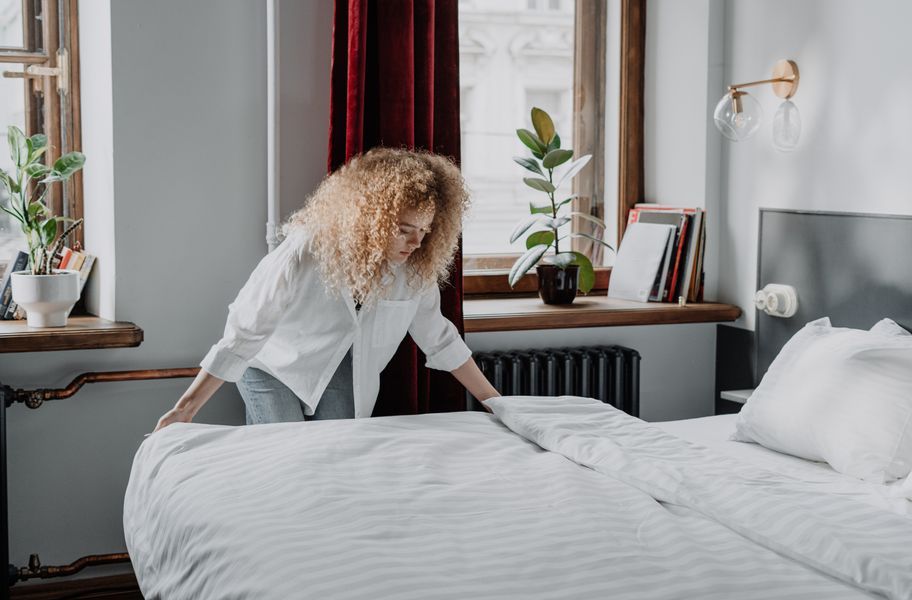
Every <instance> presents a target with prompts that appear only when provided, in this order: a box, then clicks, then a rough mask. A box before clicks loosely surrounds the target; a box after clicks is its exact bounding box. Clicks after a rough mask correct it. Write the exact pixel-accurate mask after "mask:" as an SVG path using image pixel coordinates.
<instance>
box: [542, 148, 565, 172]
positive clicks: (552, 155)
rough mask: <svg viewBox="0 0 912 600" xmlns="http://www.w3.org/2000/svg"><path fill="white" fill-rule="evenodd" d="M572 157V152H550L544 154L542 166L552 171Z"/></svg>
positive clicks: (559, 150) (558, 150)
mask: <svg viewBox="0 0 912 600" xmlns="http://www.w3.org/2000/svg"><path fill="white" fill-rule="evenodd" d="M572 157H573V150H561V149H560V148H558V149H557V150H552V151H551V152H549V153H547V154H545V158H543V159H542V165H544V167H545V168H546V169H553V168H554V167H556V166H558V165H562V164H564V163H565V162H567V161H568V160H570V159H571V158H572Z"/></svg>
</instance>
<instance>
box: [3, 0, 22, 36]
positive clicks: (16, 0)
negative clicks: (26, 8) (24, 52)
mask: <svg viewBox="0 0 912 600" xmlns="http://www.w3.org/2000/svg"><path fill="white" fill-rule="evenodd" d="M24 45H25V36H24V35H23V29H22V0H0V48H22V47H23V46H24Z"/></svg>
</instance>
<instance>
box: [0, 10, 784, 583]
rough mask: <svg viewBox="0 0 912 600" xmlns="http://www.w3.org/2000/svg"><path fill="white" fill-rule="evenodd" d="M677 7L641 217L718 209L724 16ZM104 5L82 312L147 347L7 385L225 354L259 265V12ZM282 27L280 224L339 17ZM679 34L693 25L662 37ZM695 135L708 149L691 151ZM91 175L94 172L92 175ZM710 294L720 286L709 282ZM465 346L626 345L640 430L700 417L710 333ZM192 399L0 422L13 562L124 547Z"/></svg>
mask: <svg viewBox="0 0 912 600" xmlns="http://www.w3.org/2000/svg"><path fill="white" fill-rule="evenodd" d="M678 4H679V3H673V2H672V1H671V0H657V1H656V3H655V5H651V6H650V13H649V19H650V22H654V23H656V24H661V23H664V25H662V26H661V27H660V28H659V29H658V30H657V31H659V32H662V34H663V35H662V36H659V37H657V35H656V33H655V31H651V32H650V33H649V42H648V43H649V47H650V49H652V50H651V52H652V55H651V56H650V58H649V64H648V66H647V68H648V72H647V76H648V78H649V80H650V82H649V83H648V88H647V90H650V89H652V90H655V91H659V90H661V91H663V92H669V93H670V92H671V91H675V92H676V93H679V94H683V95H684V97H686V98H688V99H687V101H686V103H685V104H686V106H687V107H688V109H687V110H688V111H691V112H693V113H694V114H693V115H691V117H692V118H694V119H697V121H698V123H697V125H693V126H691V127H685V128H684V129H683V130H678V129H672V130H670V131H668V132H667V133H665V129H666V126H665V124H664V123H665V121H663V119H665V120H667V119H668V118H669V117H670V116H673V114H674V113H675V112H677V111H678V108H676V107H675V105H674V104H673V103H671V104H669V103H661V104H651V105H648V106H647V109H648V111H649V114H648V117H647V130H648V131H647V164H650V165H652V166H651V167H650V171H648V172H647V191H648V192H649V196H650V198H651V199H654V200H660V201H662V202H668V203H681V204H696V205H701V204H704V203H705V205H706V206H707V207H708V208H710V209H711V208H712V206H713V204H712V202H713V200H712V197H713V193H714V192H713V189H714V188H715V189H717V188H718V180H719V178H718V176H717V175H716V174H714V171H713V169H715V168H718V167H717V166H715V165H717V162H715V163H714V162H713V158H712V156H713V155H712V152H713V138H711V137H709V136H707V135H706V134H705V127H706V120H705V115H701V114H697V113H699V109H700V107H701V106H702V104H703V102H705V98H706V96H707V95H708V93H709V92H708V88H709V87H711V84H710V81H711V80H712V76H711V75H709V74H708V70H709V69H710V68H711V67H712V66H713V63H712V61H713V59H712V56H713V48H714V45H713V44H715V43H716V42H714V41H712V40H718V39H720V38H719V35H718V33H717V32H715V30H714V27H716V25H715V21H714V19H717V18H718V15H719V14H720V13H719V12H718V11H717V6H718V3H717V2H714V1H713V0H693V6H694V7H696V8H695V10H697V13H691V12H686V11H685V12H683V13H682V12H681V9H680V7H679V6H678ZM110 5H111V11H110V29H109V31H110V33H109V34H107V35H108V36H109V39H110V48H106V47H105V43H104V41H106V40H107V38H104V39H93V41H92V42H91V43H90V44H89V46H91V47H92V48H93V50H92V51H91V52H88V53H87V56H86V55H84V57H83V58H84V59H86V60H88V59H91V60H96V61H101V63H96V64H91V63H84V64H83V70H84V72H85V71H88V70H90V69H97V70H96V71H93V73H94V74H95V79H103V75H104V73H105V72H106V71H108V72H110V76H109V77H108V82H107V86H108V87H109V89H110V92H109V99H108V102H111V99H110V98H112V99H113V100H112V105H113V109H112V111H107V112H106V111H104V110H103V108H102V107H103V106H104V102H103V101H104V98H98V97H94V96H93V94H96V95H97V94H104V89H105V85H104V84H105V82H104V81H96V82H95V84H94V85H95V86H96V87H92V88H90V89H84V90H83V95H84V98H83V104H84V106H86V110H89V108H88V105H89V104H92V106H93V107H94V108H93V109H92V110H90V113H91V114H92V120H91V123H92V124H93V127H92V128H91V129H90V128H87V130H86V131H85V132H84V137H85V138H86V139H85V144H84V147H85V148H86V149H87V150H88V149H90V148H91V149H94V151H95V152H96V153H97V154H96V155H95V156H93V154H92V153H91V152H89V165H88V167H87V173H86V180H87V181H90V180H91V181H93V182H95V183H93V184H92V186H91V187H90V188H88V189H87V197H86V203H87V205H89V204H90V203H93V202H94V203H96V204H95V206H96V207H97V206H98V205H99V204H100V205H101V206H104V207H106V209H104V210H103V211H102V212H104V214H107V215H109V216H110V214H111V213H113V219H110V223H109V225H105V224H104V222H103V219H102V218H101V217H99V218H98V219H96V220H94V221H93V224H92V226H91V227H92V228H93V229H92V231H91V233H90V231H89V229H88V228H87V239H89V240H90V241H89V243H90V250H91V249H93V248H98V249H100V250H104V249H105V248H107V247H110V251H109V252H107V251H106V253H105V255H104V256H103V257H102V260H100V263H99V267H98V268H99V269H100V271H99V272H101V270H103V272H104V273H105V277H107V278H109V279H106V281H105V282H103V283H104V285H99V284H98V282H96V285H95V287H94V288H93V294H95V298H94V299H93V302H94V303H95V305H96V306H100V307H102V309H103V311H104V309H105V307H113V311H114V314H113V315H111V314H110V313H108V312H106V311H105V312H103V313H102V314H105V316H116V318H118V319H121V320H131V321H134V322H136V323H137V324H139V325H140V326H141V327H142V328H143V329H144V330H145V335H146V339H145V342H144V343H143V344H142V346H141V347H139V348H135V349H124V350H116V351H115V350H112V351H100V350H95V351H82V352H69V353H51V354H43V355H32V356H22V355H18V356H17V355H2V358H0V361H2V362H0V380H2V381H4V382H5V383H9V384H12V385H14V386H16V387H36V386H60V385H64V384H66V383H67V382H68V381H69V379H70V378H71V377H72V376H74V375H75V374H77V373H80V372H83V371H91V370H110V369H131V368H156V367H181V366H191V365H195V364H197V363H198V361H199V359H200V358H201V356H202V355H203V354H204V353H205V352H206V350H207V349H208V347H209V345H210V344H212V343H213V341H215V340H216V339H217V338H218V336H219V334H220V332H221V328H222V326H223V324H224V318H225V314H226V309H227V304H228V302H229V301H230V300H231V298H233V296H234V294H235V293H236V291H237V289H238V288H239V287H240V286H241V285H242V283H243V282H244V280H245V279H246V277H247V275H248V274H249V272H250V270H251V269H252V267H253V266H254V264H255V263H256V262H257V261H258V260H259V258H260V257H261V256H262V255H263V254H264V253H265V227H264V223H265V220H266V208H265V190H266V160H265V152H266V131H265V123H266V119H265V112H266V95H265V73H264V65H265V62H266V54H265V21H264V18H265V11H264V8H263V5H262V3H260V2H250V1H248V0H230V1H228V0H195V1H194V2H181V1H179V0H158V1H156V2H144V1H142V0H116V1H115V2H111V3H110ZM90 6H91V8H90ZM107 6H108V4H107V3H106V2H105V1H103V0H98V1H97V2H95V3H87V4H86V6H85V7H82V15H83V18H87V16H88V15H92V11H93V10H95V11H97V10H101V11H102V12H104V10H105V9H106V7H107ZM688 6H690V3H688ZM99 7H101V8H99ZM279 10H280V14H281V17H282V20H281V28H280V40H281V45H282V46H281V47H282V52H283V54H282V57H281V65H280V68H281V72H282V74H283V79H282V86H281V92H280V93H281V101H282V106H281V109H280V110H281V119H282V131H281V132H280V135H281V150H282V161H281V180H280V194H281V197H282V207H281V208H282V216H286V215H287V214H288V213H289V212H291V211H292V210H293V209H294V208H296V207H297V206H298V205H299V204H300V202H301V200H302V199H303V198H304V197H305V196H306V195H307V193H309V192H310V191H311V190H312V189H313V187H314V186H315V185H316V184H317V182H318V181H319V179H320V177H322V174H323V171H324V165H325V154H326V129H327V125H326V124H327V121H328V76H329V59H330V57H329V54H330V32H331V18H332V14H331V13H332V9H331V2H329V0H324V1H323V2H298V1H296V0H282V1H281V2H280V9H279ZM667 11H672V12H671V13H668V12H667ZM714 11H715V12H714ZM668 15H670V16H671V18H666V17H667V16H668ZM97 17H98V15H97V14H96V15H93V20H92V22H91V23H88V24H83V26H84V27H88V28H89V30H90V31H91V32H92V33H94V34H97V33H98V32H99V31H102V32H104V31H106V29H105V23H104V19H98V18H97ZM679 17H681V18H683V17H686V18H683V19H679ZM679 20H680V21H681V22H682V23H683V24H686V26H687V28H686V29H683V30H681V31H680V32H678V33H677V34H673V35H668V36H667V37H666V35H665V34H667V33H668V27H669V26H671V25H673V24H674V23H676V22H677V21H679ZM714 36H715V37H714ZM83 38H84V39H85V40H88V39H89V37H88V36H86V35H83ZM707 40H710V41H707ZM84 44H88V42H84ZM89 46H87V47H89ZM682 46H686V47H687V48H689V50H688V52H682V51H681V47H682ZM105 56H107V59H105ZM105 60H107V63H106V64H104V61H105ZM694 60H696V61H697V62H696V63H694V62H693V61H694ZM665 61H672V62H671V63H666V62H665ZM672 67H673V68H672ZM701 68H703V69H706V70H707V73H704V74H703V75H702V76H701V77H700V78H699V79H698V80H697V81H696V82H695V83H693V84H692V85H691V82H690V81H689V78H687V77H683V78H680V79H676V80H675V86H674V87H675V89H674V90H668V89H666V87H665V84H664V83H662V82H664V80H665V78H666V77H669V76H670V75H669V74H668V71H669V69H670V70H671V71H673V72H674V71H676V70H677V69H690V70H691V71H692V72H695V73H699V71H700V69H701ZM85 80H86V78H85V77H84V81H85ZM660 83H661V85H660ZM799 98H800V97H799ZM98 102H101V104H98ZM691 117H688V118H691ZM699 119H703V120H702V121H699ZM96 124H97V126H96ZM692 135H697V136H698V137H699V136H702V138H701V139H702V141H700V142H699V151H698V152H694V151H693V149H692V144H693V140H692V137H691V136H692ZM91 169H95V170H96V173H95V175H93V176H91V177H90V175H89V171H90V170H91ZM90 192H91V193H90ZM93 194H94V195H95V197H94V198H93V197H92V195H93ZM112 196H113V197H112ZM115 233H116V235H115ZM710 239H713V238H712V237H711V238H710ZM92 240H95V241H94V242H93V241H92ZM711 248H712V246H711ZM707 277H708V278H710V282H711V283H710V285H714V281H715V279H714V273H713V272H709V273H707ZM111 279H113V285H112V284H111ZM115 292H116V293H115ZM468 341H469V344H470V346H472V347H473V348H475V349H477V350H490V349H495V348H525V347H533V346H534V347H542V346H556V345H565V344H588V343H621V344H626V345H629V346H632V347H634V348H637V349H638V350H639V351H640V352H641V353H642V354H643V360H644V363H643V382H642V413H643V416H644V417H645V418H647V419H655V420H659V419H671V418H684V417H694V416H701V415H705V414H708V413H709V412H710V411H711V410H712V403H713V400H712V392H713V389H712V388H713V353H714V327H713V326H712V325H677V326H654V327H627V328H600V329H577V330H555V331H533V332H514V333H506V334H504V333H488V334H473V335H470V336H468ZM35 359H39V361H40V362H39V361H36V360H35ZM186 383H187V382H186V381H175V382H170V383H169V382H163V383H157V382H136V383H125V384H103V385H101V386H97V387H95V388H92V387H90V388H87V389H85V390H84V391H83V392H81V393H80V394H79V395H77V396H76V397H75V398H74V399H71V400H67V401H63V402H57V403H51V404H49V405H47V406H45V407H43V408H41V409H40V410H38V411H29V410H28V409H25V408H24V407H22V406H16V407H14V408H12V409H11V410H10V411H9V417H10V431H9V433H10V435H9V465H10V489H11V493H10V516H11V558H12V560H13V562H15V563H17V564H24V563H25V561H26V560H27V558H28V553H29V552H35V551H38V552H41V554H42V559H43V560H44V562H45V563H47V564H55V563H62V562H68V561H70V560H72V559H74V558H75V557H78V556H81V555H84V554H89V553H100V552H112V551H117V550H119V549H122V548H123V533H122V528H121V502H122V498H123V492H124V488H125V486H126V482H127V477H128V475H129V468H130V463H131V460H132V456H133V454H134V452H135V450H136V448H137V446H138V444H139V443H140V441H141V439H142V434H143V433H145V432H148V431H149V430H150V429H151V428H152V426H153V425H154V423H155V421H156V419H157V418H158V416H159V415H160V414H161V413H162V412H164V411H165V410H166V409H167V408H169V407H170V406H171V405H172V404H173V403H174V401H175V400H176V399H177V397H178V396H179V395H180V393H181V392H182V391H183V389H184V387H185V386H186ZM198 420H199V421H201V422H209V423H232V424H236V423H240V422H242V420H243V410H242V406H241V403H240V400H239V399H238V397H237V394H236V392H234V391H233V390H231V389H226V390H224V391H223V392H220V393H219V395H218V396H217V397H215V398H214V399H213V400H212V401H211V402H210V403H209V404H208V405H207V406H206V407H205V409H204V410H203V411H202V412H201V414H200V415H199V418H198ZM95 574H98V571H93V572H89V573H86V575H95Z"/></svg>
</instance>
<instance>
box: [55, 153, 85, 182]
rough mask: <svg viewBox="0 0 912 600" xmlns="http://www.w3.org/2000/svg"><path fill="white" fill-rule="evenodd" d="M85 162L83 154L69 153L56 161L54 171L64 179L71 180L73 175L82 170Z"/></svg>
mask: <svg viewBox="0 0 912 600" xmlns="http://www.w3.org/2000/svg"><path fill="white" fill-rule="evenodd" d="M85 160H86V159H85V155H84V154H83V153H82V152H67V153H66V154H64V155H63V156H61V157H60V158H58V159H57V160H56V161H54V171H56V172H57V173H59V174H60V177H61V178H62V179H69V178H70V176H71V175H72V174H73V173H75V172H76V171H78V170H79V169H81V168H82V166H83V165H84V164H85Z"/></svg>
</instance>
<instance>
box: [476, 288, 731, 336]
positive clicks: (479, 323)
mask: <svg viewBox="0 0 912 600" xmlns="http://www.w3.org/2000/svg"><path fill="white" fill-rule="evenodd" d="M463 312H464V317H465V330H466V333H480V332H485V331H522V330H529V329H564V328H573V327H615V326H622V325H659V324H667V323H712V322H720V321H734V320H735V319H737V318H738V317H739V316H741V309H740V308H738V307H737V306H733V305H731V304H719V303H715V302H700V303H694V304H687V305H685V306H678V305H677V304H666V303H660V302H648V303H643V302H631V301H627V300H615V299H614V298H608V297H607V296H603V295H598V296H581V297H578V298H577V299H576V300H575V301H574V302H573V304H570V305H566V306H551V305H548V304H544V303H543V302H542V301H541V300H540V299H539V298H538V297H537V296H536V297H529V298H491V299H475V298H467V299H466V300H465V302H464V304H463Z"/></svg>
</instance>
